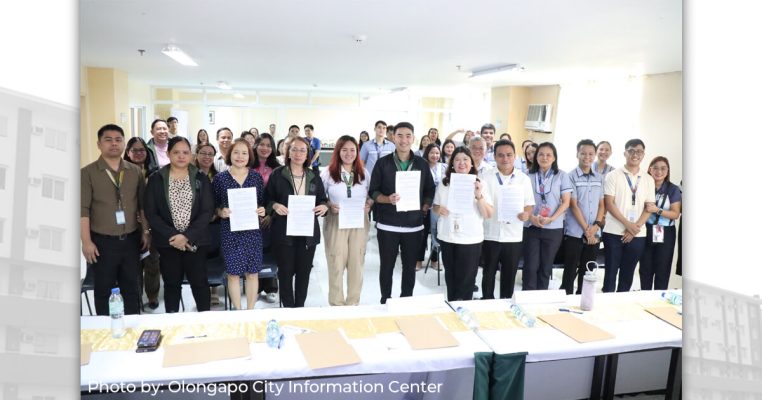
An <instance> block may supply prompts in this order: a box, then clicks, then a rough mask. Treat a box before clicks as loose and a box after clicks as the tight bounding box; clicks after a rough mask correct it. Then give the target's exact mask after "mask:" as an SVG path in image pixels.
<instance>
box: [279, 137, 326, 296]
mask: <svg viewBox="0 0 762 400" xmlns="http://www.w3.org/2000/svg"><path fill="white" fill-rule="evenodd" d="M308 149H309V143H308V142H307V141H306V140H305V139H304V138H303V137H296V138H294V139H292V140H291V142H290V144H289V146H288V149H287V150H286V154H285V165H284V166H282V167H279V168H276V169H275V170H274V171H273V172H272V174H270V181H269V182H268V183H267V188H266V198H267V201H268V203H267V213H268V214H270V215H272V216H273V220H272V222H271V226H272V228H271V229H272V246H273V250H274V251H275V261H276V262H277V263H278V280H279V281H280V298H281V302H282V303H283V306H284V307H304V301H305V300H306V299H307V287H308V286H309V283H310V268H311V267H312V259H313V257H314V256H315V247H316V246H317V245H318V244H319V243H320V226H319V225H318V221H317V217H319V216H320V217H322V216H324V215H325V213H326V212H327V211H328V206H327V205H326V203H327V202H328V199H327V198H326V196H325V189H324V187H323V181H322V180H320V177H319V176H317V175H316V174H315V173H314V172H313V171H312V169H310V168H309V159H308V157H307V151H308Z"/></svg>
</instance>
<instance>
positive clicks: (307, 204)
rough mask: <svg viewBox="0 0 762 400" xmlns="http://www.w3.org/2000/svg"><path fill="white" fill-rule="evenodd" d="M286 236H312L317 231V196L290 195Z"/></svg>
mask: <svg viewBox="0 0 762 400" xmlns="http://www.w3.org/2000/svg"><path fill="white" fill-rule="evenodd" d="M286 207H287V208H288V218H287V219H286V236H312V234H314V233H315V212H314V211H312V209H313V208H315V196H295V195H290V196H288V205H287V206H286Z"/></svg>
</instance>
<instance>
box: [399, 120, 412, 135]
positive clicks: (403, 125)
mask: <svg viewBox="0 0 762 400" xmlns="http://www.w3.org/2000/svg"><path fill="white" fill-rule="evenodd" d="M399 128H407V129H410V132H413V133H415V128H413V124H411V123H410V122H398V123H397V125H394V133H397V129H399Z"/></svg>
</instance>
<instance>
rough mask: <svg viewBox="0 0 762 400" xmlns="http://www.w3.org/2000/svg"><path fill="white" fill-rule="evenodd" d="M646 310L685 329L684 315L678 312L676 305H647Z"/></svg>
mask: <svg viewBox="0 0 762 400" xmlns="http://www.w3.org/2000/svg"><path fill="white" fill-rule="evenodd" d="M646 311H648V312H650V313H651V314H653V315H655V316H656V317H657V318H659V319H660V320H662V321H664V322H667V323H669V324H670V325H673V326H674V327H676V328H678V329H680V330H682V329H683V316H682V315H680V314H678V313H677V309H676V308H675V307H647V308H646Z"/></svg>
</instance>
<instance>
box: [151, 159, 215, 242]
mask: <svg viewBox="0 0 762 400" xmlns="http://www.w3.org/2000/svg"><path fill="white" fill-rule="evenodd" d="M188 174H189V176H190V178H191V179H190V184H191V189H193V206H192V208H191V218H190V224H189V225H188V229H186V230H185V232H179V231H178V230H177V229H176V228H175V225H174V222H172V212H171V211H170V209H169V165H165V166H164V167H162V168H161V169H159V170H158V171H156V173H154V174H152V175H151V176H150V177H149V178H148V185H147V186H146V197H145V200H144V202H143V204H144V206H143V207H144V210H145V214H146V218H147V219H148V222H149V223H150V224H151V233H152V234H151V237H152V240H151V242H152V243H153V245H154V247H162V248H164V247H170V244H169V238H171V237H172V236H175V235H177V234H178V233H182V234H183V235H185V237H187V238H188V242H190V243H191V244H194V245H196V246H208V245H211V244H212V243H211V239H210V237H209V221H211V219H212V215H213V214H214V194H213V193H212V184H211V182H209V178H208V177H207V176H206V174H204V173H203V172H202V171H200V170H199V169H198V168H197V167H196V166H195V165H189V166H188Z"/></svg>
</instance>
